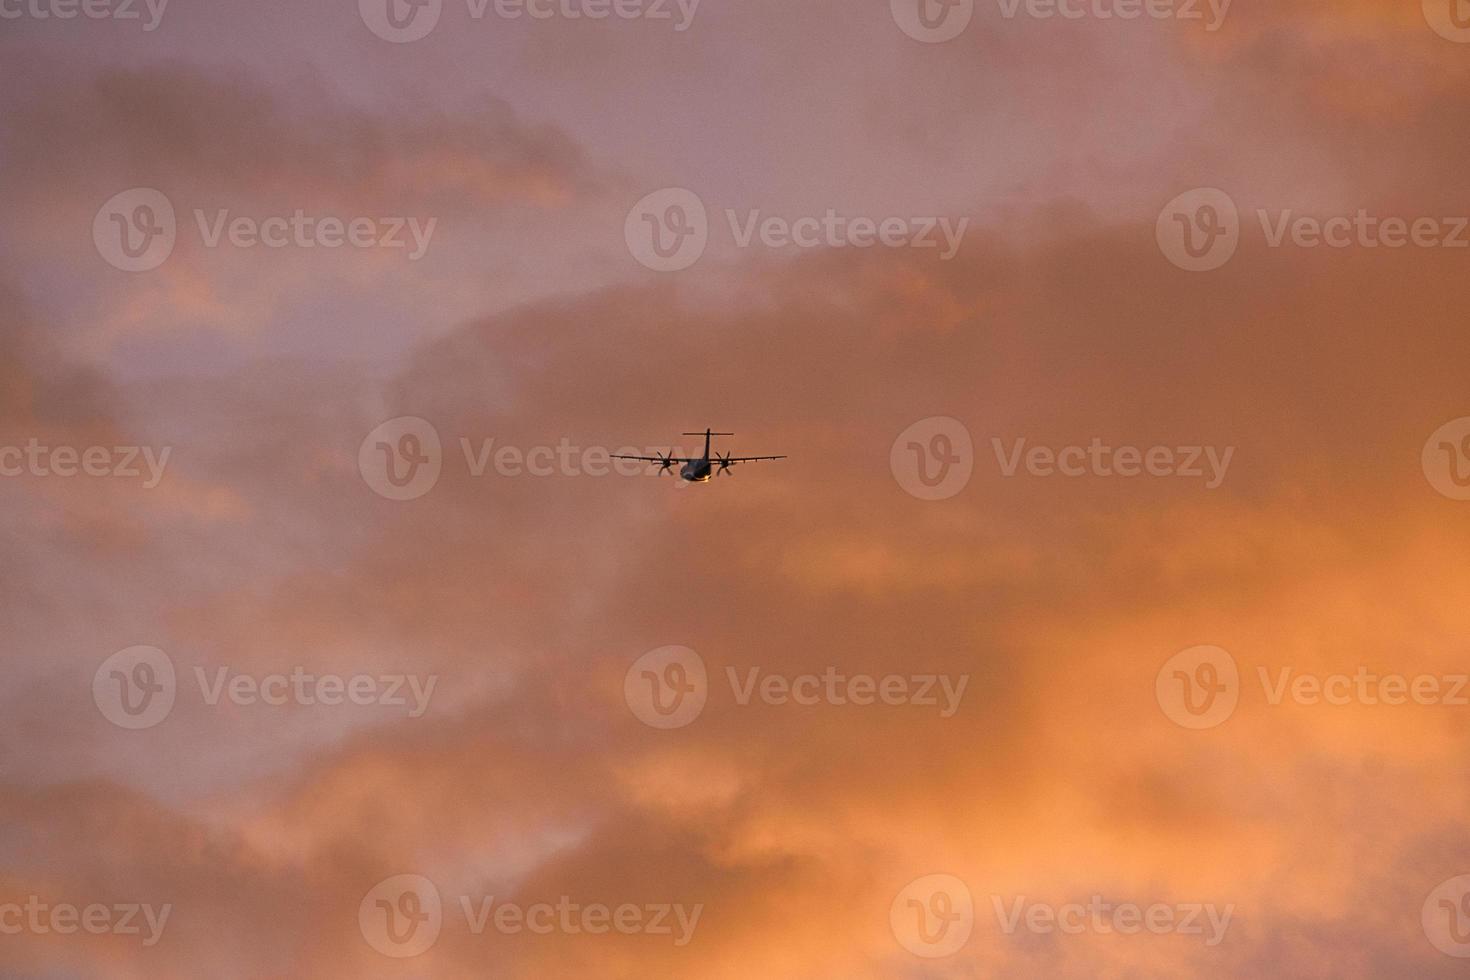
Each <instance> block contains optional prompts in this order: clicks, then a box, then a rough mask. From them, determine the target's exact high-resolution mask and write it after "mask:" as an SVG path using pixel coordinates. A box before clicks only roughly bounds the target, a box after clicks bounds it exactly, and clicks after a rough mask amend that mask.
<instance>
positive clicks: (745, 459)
mask: <svg viewBox="0 0 1470 980" xmlns="http://www.w3.org/2000/svg"><path fill="white" fill-rule="evenodd" d="M785 458H786V457H785V456H728V457H727V456H716V457H715V458H714V459H711V460H710V462H711V463H759V462H761V461H762V460H767V459H785Z"/></svg>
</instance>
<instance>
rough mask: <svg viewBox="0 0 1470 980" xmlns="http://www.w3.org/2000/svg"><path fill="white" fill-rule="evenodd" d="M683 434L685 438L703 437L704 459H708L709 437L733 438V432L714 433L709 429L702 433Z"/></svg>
mask: <svg viewBox="0 0 1470 980" xmlns="http://www.w3.org/2000/svg"><path fill="white" fill-rule="evenodd" d="M683 434H684V435H686V436H704V458H705V459H709V441H710V437H711V436H733V435H734V434H735V433H733V432H714V431H712V430H710V429H705V430H704V431H703V432H685V433H683Z"/></svg>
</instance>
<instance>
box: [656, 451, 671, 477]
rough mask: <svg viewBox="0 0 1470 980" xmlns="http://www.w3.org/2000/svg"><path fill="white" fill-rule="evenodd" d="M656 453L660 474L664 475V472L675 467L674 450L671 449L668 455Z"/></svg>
mask: <svg viewBox="0 0 1470 980" xmlns="http://www.w3.org/2000/svg"><path fill="white" fill-rule="evenodd" d="M654 455H655V456H657V457H658V475H659V476H663V475H664V473H666V472H667V471H669V470H672V469H673V468H674V454H673V452H672V451H670V452H669V454H668V455H667V456H664V455H663V454H661V453H654Z"/></svg>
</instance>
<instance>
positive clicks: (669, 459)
mask: <svg viewBox="0 0 1470 980" xmlns="http://www.w3.org/2000/svg"><path fill="white" fill-rule="evenodd" d="M608 458H609V459H636V460H637V461H638V462H640V463H694V462H698V461H697V460H693V459H689V458H688V457H685V456H618V455H616V454H609V457H608Z"/></svg>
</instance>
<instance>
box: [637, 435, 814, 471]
mask: <svg viewBox="0 0 1470 980" xmlns="http://www.w3.org/2000/svg"><path fill="white" fill-rule="evenodd" d="M734 434H735V433H733V432H712V431H710V430H709V429H705V430H704V431H703V432H685V433H682V435H686V436H704V455H703V456H700V457H698V458H690V457H688V456H675V455H673V454H670V455H668V456H613V459H635V460H638V461H639V462H643V463H657V464H658V475H659V476H663V475H664V471H666V470H672V469H673V468H674V464H675V463H682V464H683V465H682V466H680V467H679V477H680V478H681V479H683V480H686V481H688V482H689V483H708V482H709V481H710V478H711V477H713V476H714V475H715V474H717V473H726V472H728V471H729V469H730V467H732V466H734V465H735V464H736V463H759V462H761V461H762V460H768V459H785V458H786V457H785V456H731V455H729V454H728V453H727V454H725V455H724V456H721V455H720V454H719V453H715V454H714V455H713V456H711V455H710V446H709V444H710V440H711V439H712V438H713V437H715V436H733V435H734ZM716 467H718V469H716Z"/></svg>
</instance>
